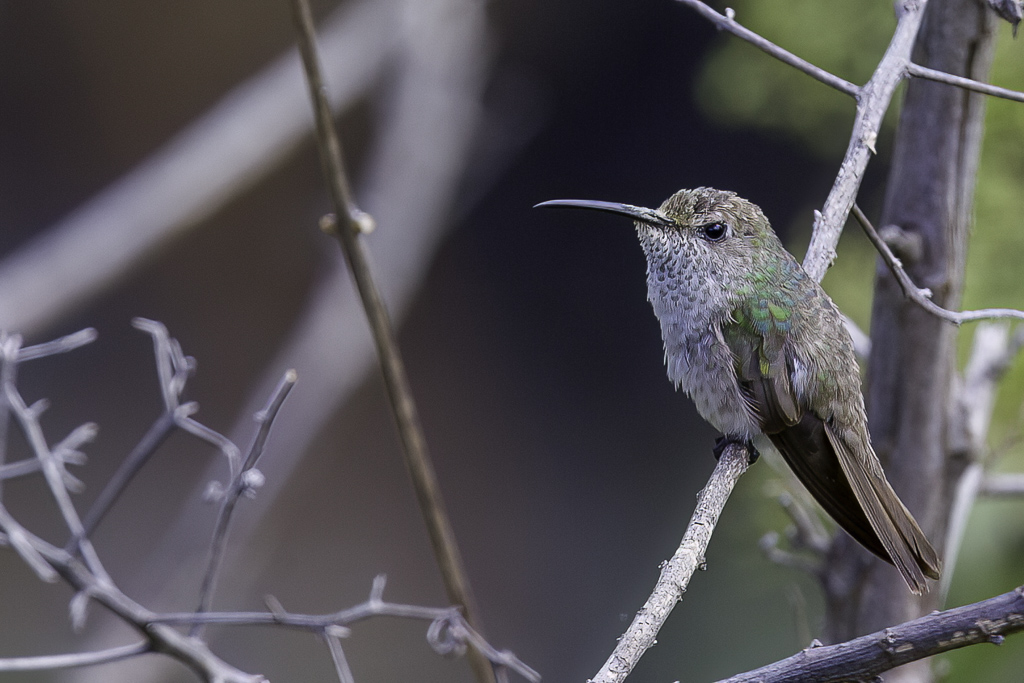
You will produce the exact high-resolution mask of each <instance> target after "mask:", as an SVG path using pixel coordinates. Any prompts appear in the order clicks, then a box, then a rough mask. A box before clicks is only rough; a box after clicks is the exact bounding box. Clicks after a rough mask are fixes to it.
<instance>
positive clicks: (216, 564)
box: [189, 370, 344, 659]
mask: <svg viewBox="0 0 1024 683" xmlns="http://www.w3.org/2000/svg"><path fill="white" fill-rule="evenodd" d="M296 379H297V377H296V374H295V371H294V370H288V371H287V372H285V374H284V377H282V378H281V381H280V382H278V384H277V387H276V388H275V389H274V391H273V393H272V394H271V395H270V398H269V399H268V400H267V405H266V406H265V407H264V408H263V409H262V410H260V411H259V412H257V413H256V422H258V423H259V429H258V430H257V432H256V436H255V438H254V439H253V442H252V446H250V448H249V453H248V455H247V456H246V458H245V462H244V463H243V465H242V467H241V469H240V470H239V471H238V473H237V474H236V475H235V476H234V478H233V479H232V480H231V483H230V484H229V485H228V488H227V490H225V491H222V493H221V496H222V497H221V506H220V510H219V512H218V513H217V522H216V523H215V524H214V531H213V539H212V540H211V542H210V555H209V560H208V561H207V566H206V573H205V574H204V575H203V583H202V587H201V588H200V590H199V606H198V607H197V608H196V611H197V612H206V611H209V609H210V605H211V604H212V602H213V591H214V588H215V586H216V583H217V575H218V572H219V570H220V566H221V562H222V561H223V559H224V549H225V548H226V547H227V540H228V528H229V526H230V524H231V515H232V513H233V512H234V511H235V506H236V505H237V504H238V501H239V499H240V498H241V497H242V496H243V495H247V494H251V493H254V492H255V490H256V488H257V487H258V485H259V484H261V483H262V479H263V475H262V474H261V473H260V472H259V470H257V469H256V465H257V464H258V462H259V459H260V456H262V455H263V448H264V446H265V445H266V443H267V437H269V436H270V428H271V427H272V426H273V425H274V419H275V418H276V417H277V414H278V412H279V411H280V410H281V406H282V405H284V401H285V399H286V398H288V394H289V393H291V390H292V387H294V386H295V382H296ZM201 633H202V624H195V625H193V627H192V630H191V631H190V634H189V635H191V636H192V637H193V638H198V637H199V636H200V635H201ZM327 642H328V644H330V643H331V642H332V641H331V639H330V638H328V641H327ZM333 652H334V650H333V649H332V653H333ZM342 658H343V659H344V657H342Z"/></svg>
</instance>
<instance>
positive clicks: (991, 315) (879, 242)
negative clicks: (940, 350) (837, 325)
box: [853, 204, 1024, 326]
mask: <svg viewBox="0 0 1024 683" xmlns="http://www.w3.org/2000/svg"><path fill="white" fill-rule="evenodd" d="M853 215H854V216H855V217H856V219H857V222H858V223H860V225H861V227H862V228H864V233H865V234H866V235H867V236H868V239H869V240H871V243H872V244H873V245H874V246H875V249H877V250H878V253H879V254H880V255H881V257H882V260H883V261H885V265H886V266H888V268H889V270H890V272H892V274H893V277H895V278H896V281H897V282H898V283H899V285H900V289H901V290H903V294H904V296H906V297H907V298H908V299H910V300H911V301H913V302H914V303H916V304H917V305H918V306H920V307H921V308H923V309H924V310H926V311H928V312H929V313H931V314H932V315H934V316H936V317H937V318H941V319H942V320H946V321H948V322H951V323H953V324H954V325H958V326H959V325H962V324H963V323H966V322H974V321H977V320H992V319H995V318H1014V319H1017V320H1024V311H1018V310H1015V309H1012V308H983V309H980V310H977V311H950V310H947V309H945V308H943V307H942V306H939V305H938V304H936V303H935V302H934V301H932V300H931V299H930V298H929V297H930V296H931V291H929V290H927V289H921V288H919V287H918V286H917V285H915V284H914V282H913V280H911V279H910V276H909V275H907V272H906V271H905V270H904V269H903V264H902V263H901V262H900V260H899V259H898V258H896V255H895V254H893V253H892V250H891V249H890V248H889V245H888V244H886V243H885V240H884V239H882V237H881V235H879V234H878V232H877V231H876V230H875V227H874V226H873V225H872V224H871V221H869V220H868V217H867V216H865V215H864V212H863V211H861V210H860V207H858V206H857V205H856V204H855V205H854V206H853Z"/></svg>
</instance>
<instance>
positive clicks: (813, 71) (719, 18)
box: [677, 0, 860, 97]
mask: <svg viewBox="0 0 1024 683" xmlns="http://www.w3.org/2000/svg"><path fill="white" fill-rule="evenodd" d="M677 2H680V3H682V4H684V5H686V6H687V7H690V8H692V9H694V10H695V11H696V12H697V13H698V14H700V15H701V16H702V17H704V18H705V19H707V20H708V21H710V22H711V23H712V24H714V25H715V28H717V29H718V30H720V31H728V32H729V33H731V34H733V35H734V36H737V37H738V38H742V39H743V40H745V41H747V42H748V43H750V44H751V45H753V46H754V47H756V48H758V49H760V50H762V51H764V52H766V53H767V54H769V55H771V56H772V57H775V59H777V60H779V61H780V62H782V63H784V64H788V65H790V66H792V67H793V68H795V69H797V70H799V71H802V72H803V73H805V74H807V75H808V76H810V77H811V78H814V79H816V80H818V81H821V82H822V83H824V84H825V85H827V86H829V87H831V88H835V89H836V90H838V91H839V92H841V93H843V94H844V95H849V96H850V97H857V96H858V94H859V93H860V88H858V87H857V86H856V85H854V84H853V83H850V82H849V81H847V80H844V79H842V78H840V77H839V76H836V75H835V74H832V73H829V72H828V71H825V70H824V69H822V68H821V67H818V66H815V65H813V64H811V63H810V62H808V61H807V60H805V59H801V58H800V57H797V56H796V55H794V54H793V53H792V52H788V51H786V50H784V49H783V48H781V47H779V46H778V45H776V44H775V43H773V42H771V41H770V40H766V39H765V38H762V37H761V36H760V35H758V34H756V33H754V32H753V31H751V30H750V29H748V28H744V27H743V26H741V25H740V24H739V22H737V21H736V19H735V18H734V17H735V13H734V12H733V11H732V10H731V9H727V10H726V11H725V14H719V13H718V12H716V11H715V10H713V9H712V8H711V7H709V6H708V5H706V4H704V3H703V2H700V0H677Z"/></svg>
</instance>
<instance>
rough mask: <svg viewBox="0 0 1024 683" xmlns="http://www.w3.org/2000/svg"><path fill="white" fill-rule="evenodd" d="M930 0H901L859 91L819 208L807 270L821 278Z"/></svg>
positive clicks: (904, 69) (858, 186)
mask: <svg viewBox="0 0 1024 683" xmlns="http://www.w3.org/2000/svg"><path fill="white" fill-rule="evenodd" d="M926 5H927V0H913V1H911V0H899V1H898V2H897V3H896V11H897V17H898V19H897V24H896V31H895V32H894V33H893V36H892V40H891V41H890V42H889V47H888V49H887V50H886V51H885V55H883V57H882V60H881V61H880V62H879V63H878V67H877V68H876V69H875V72H874V73H873V74H872V75H871V79H870V80H869V81H868V82H867V83H865V84H864V87H863V88H861V89H860V92H859V93H858V97H857V115H856V117H855V119H854V122H853V131H852V132H851V134H850V143H849V145H848V146H847V148H846V154H845V156H844V157H843V163H842V164H841V165H840V167H839V173H838V174H837V175H836V180H835V183H834V184H833V185H832V190H831V191H830V192H829V195H828V198H827V199H826V200H825V205H824V206H823V207H822V209H821V211H820V212H816V213H815V220H814V230H813V232H812V234H811V243H810V245H809V246H808V247H807V255H806V256H805V257H804V264H803V265H804V270H806V271H807V273H808V275H810V276H811V277H813V278H814V279H815V280H817V281H818V282H821V279H822V278H823V277H824V276H825V271H826V270H828V268H829V266H831V265H832V261H833V260H834V259H835V254H836V245H837V244H839V236H840V235H841V234H842V232H843V226H844V225H845V224H846V219H847V217H848V216H849V214H850V209H851V208H852V207H853V202H854V199H855V198H856V197H857V191H858V190H859V189H860V184H861V181H862V180H863V179H864V171H865V169H866V168H867V165H868V161H869V160H870V158H871V155H872V154H874V153H875V142H876V141H877V140H878V132H879V130H881V127H882V119H883V117H884V116H885V112H886V111H887V110H888V109H889V104H890V103H891V102H892V98H893V95H894V94H895V92H896V87H897V86H898V85H899V84H900V81H902V80H903V78H904V76H905V74H906V68H907V65H908V64H909V63H910V53H911V50H912V49H913V47H914V40H915V39H916V38H917V32H918V29H920V27H921V20H922V18H923V16H924V11H925V7H926Z"/></svg>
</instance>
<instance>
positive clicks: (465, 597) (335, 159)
mask: <svg viewBox="0 0 1024 683" xmlns="http://www.w3.org/2000/svg"><path fill="white" fill-rule="evenodd" d="M291 4H292V11H293V15H294V19H295V24H296V27H297V29H298V35H299V38H298V40H299V52H300V54H301V55H302V63H303V66H304V68H305V74H306V80H307V82H308V84H309V92H310V97H311V99H312V104H313V113H314V116H315V118H316V130H317V146H318V149H319V151H320V160H321V162H322V164H323V167H324V175H325V176H326V180H327V186H328V191H329V193H330V196H331V201H332V203H333V205H334V211H335V214H336V216H337V219H336V220H337V224H335V225H333V226H331V227H333V233H334V234H335V236H336V237H337V238H338V241H339V243H340V245H341V248H342V252H343V253H344V255H345V260H346V262H347V263H348V266H349V270H350V272H351V273H352V278H353V280H354V281H355V284H356V289H357V290H358V291H359V297H360V299H361V300H362V303H363V308H364V310H365V311H366V317H367V319H368V322H369V324H370V329H371V332H372V333H373V339H374V344H375V346H376V347H377V357H378V359H379V361H380V367H381V372H382V374H383V376H384V384H385V387H386V389H387V394H388V399H389V401H390V403H391V408H392V412H393V414H394V416H395V421H396V423H397V427H398V432H399V436H400V437H401V441H402V446H403V449H402V452H403V453H404V455H405V460H406V467H407V468H408V470H409V473H410V475H411V477H412V480H413V488H414V490H415V492H416V498H417V501H418V502H419V505H420V511H421V512H422V514H423V517H424V520H425V521H426V524H427V531H428V534H429V536H430V541H431V545H432V547H433V550H434V555H435V557H436V559H437V563H438V566H439V568H440V570H441V575H442V578H443V579H444V584H445V589H446V591H447V593H448V597H449V599H450V600H451V601H452V602H454V603H455V604H458V605H462V606H463V607H464V609H465V610H466V620H467V621H468V622H469V623H470V624H473V625H474V627H475V628H477V629H478V630H479V627H478V626H477V624H476V618H475V614H476V605H475V600H474V599H473V595H472V589H471V588H470V584H469V579H468V577H467V575H466V571H465V568H464V565H463V562H462V556H461V553H460V552H459V549H458V545H457V543H456V541H455V533H454V531H453V530H452V527H451V522H450V521H449V519H448V513H447V511H446V509H445V505H444V500H443V499H442V497H441V491H440V486H439V485H438V483H437V475H436V474H435V472H434V466H433V463H432V462H431V459H430V455H429V453H428V451H427V443H426V437H425V436H424V434H423V428H422V426H421V425H420V420H419V414H418V410H417V408H416V403H415V400H414V399H413V396H412V390H411V388H410V386H409V380H408V377H407V376H406V373H405V365H404V362H403V361H402V357H401V354H400V352H399V350H398V344H397V342H396V340H395V334H394V331H393V329H392V325H391V319H390V317H389V316H388V313H387V309H386V307H385V305H384V300H383V298H382V296H381V294H380V291H379V289H378V287H377V284H376V282H375V281H374V279H373V274H372V273H371V271H370V265H369V255H368V253H367V247H366V244H365V243H364V242H363V240H362V239H361V234H362V233H363V232H366V231H367V229H368V228H369V227H371V226H372V225H373V220H372V218H371V217H370V216H369V215H368V214H366V213H364V212H362V211H360V210H359V209H358V208H357V207H356V205H355V203H354V202H353V200H352V196H351V191H350V190H349V182H348V177H347V175H346V173H345V167H344V163H343V161H342V156H341V142H340V140H339V139H338V134H337V132H336V131H335V129H334V121H333V118H332V115H331V109H330V106H329V103H328V101H327V93H326V88H325V87H324V85H323V77H322V75H321V68H320V58H319V55H318V53H317V47H316V32H315V29H314V26H313V17H312V13H311V11H310V8H309V3H308V2H307V1H306V0H292V3H291ZM470 663H471V665H472V667H473V670H474V673H475V674H476V677H477V680H479V681H480V682H481V683H489V682H490V681H493V680H494V672H493V670H492V668H491V666H490V663H489V662H487V661H486V659H485V658H484V657H483V656H482V655H480V654H479V653H478V652H477V651H476V650H472V651H471V653H470Z"/></svg>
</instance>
